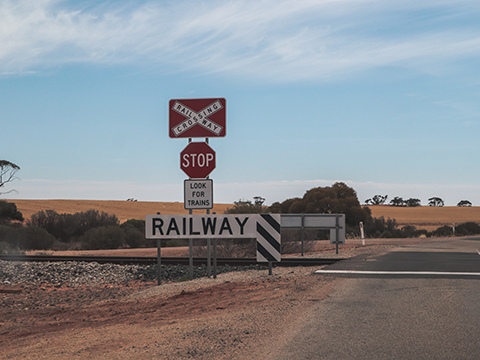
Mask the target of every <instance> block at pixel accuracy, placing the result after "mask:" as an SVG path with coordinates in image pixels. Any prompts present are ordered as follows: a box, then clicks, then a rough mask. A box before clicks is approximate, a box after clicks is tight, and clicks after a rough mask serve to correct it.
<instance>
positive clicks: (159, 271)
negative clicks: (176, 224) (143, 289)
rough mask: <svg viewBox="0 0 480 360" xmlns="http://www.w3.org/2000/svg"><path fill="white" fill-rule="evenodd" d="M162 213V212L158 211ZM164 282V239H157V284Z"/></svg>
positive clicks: (158, 213)
mask: <svg viewBox="0 0 480 360" xmlns="http://www.w3.org/2000/svg"><path fill="white" fill-rule="evenodd" d="M157 215H160V212H157ZM161 284H162V240H157V285H161Z"/></svg>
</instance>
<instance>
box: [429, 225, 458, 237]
mask: <svg viewBox="0 0 480 360" xmlns="http://www.w3.org/2000/svg"><path fill="white" fill-rule="evenodd" d="M431 234H432V236H452V234H453V228H452V227H451V226H448V225H445V226H441V227H439V228H438V229H436V230H434V231H432V233H431Z"/></svg>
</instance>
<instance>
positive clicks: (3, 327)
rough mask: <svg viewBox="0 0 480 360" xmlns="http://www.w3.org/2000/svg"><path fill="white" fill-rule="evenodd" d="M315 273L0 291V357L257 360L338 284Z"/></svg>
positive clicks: (351, 251) (358, 249)
mask: <svg viewBox="0 0 480 360" xmlns="http://www.w3.org/2000/svg"><path fill="white" fill-rule="evenodd" d="M416 241H418V240H416ZM401 242H402V241H398V242H389V243H388V244H381V243H380V242H379V243H377V244H373V243H372V244H369V245H367V246H361V244H360V245H349V247H348V248H347V247H345V248H341V254H340V255H341V257H351V256H355V255H358V254H360V253H372V252H377V253H379V252H384V251H385V250H386V249H389V248H391V247H394V246H397V245H399V244H401ZM332 252H333V249H332V248H330V249H325V250H324V251H323V252H320V255H318V254H319V253H314V254H308V255H309V256H329V255H332ZM319 268H320V267H314V268H308V267H305V268H300V267H296V268H274V270H273V275H268V270H265V271H247V272H238V273H230V274H221V275H219V277H218V278H217V279H196V280H193V281H188V282H183V283H172V284H163V285H161V286H157V285H156V284H155V283H145V282H136V283H130V284H125V285H122V286H112V285H109V286H83V287H68V285H67V284H62V285H41V284H12V285H10V286H8V287H5V286H4V287H3V288H2V289H3V290H2V293H0V297H1V301H0V304H2V306H1V308H0V359H43V358H46V359H72V358H79V359H86V358H89V359H99V358H102V359H192V358H193V359H265V358H268V354H269V349H273V348H275V344H276V343H277V342H281V341H282V339H284V338H285V337H286V336H288V334H289V332H290V331H291V329H293V328H294V326H292V324H294V323H295V322H296V321H301V319H302V316H303V314H304V313H305V312H306V310H308V308H309V307H310V306H312V305H313V304H314V303H315V302H317V301H321V300H322V299H324V298H325V297H326V296H328V295H329V293H331V291H332V289H333V287H334V286H335V284H336V283H337V282H339V281H344V280H342V279H335V278H333V277H320V276H318V275H314V274H313V272H314V270H317V269H319Z"/></svg>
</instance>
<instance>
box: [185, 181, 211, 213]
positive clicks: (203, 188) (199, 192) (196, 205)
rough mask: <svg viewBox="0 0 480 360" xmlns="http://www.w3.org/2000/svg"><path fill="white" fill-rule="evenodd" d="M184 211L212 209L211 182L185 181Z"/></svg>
mask: <svg viewBox="0 0 480 360" xmlns="http://www.w3.org/2000/svg"><path fill="white" fill-rule="evenodd" d="M183 185H184V190H185V191H184V207H185V209H187V210H189V209H213V180H211V179H205V180H185V181H184V182H183Z"/></svg>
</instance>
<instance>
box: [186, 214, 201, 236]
mask: <svg viewBox="0 0 480 360" xmlns="http://www.w3.org/2000/svg"><path fill="white" fill-rule="evenodd" d="M189 225H190V235H200V232H199V231H193V218H190V222H189Z"/></svg>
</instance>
